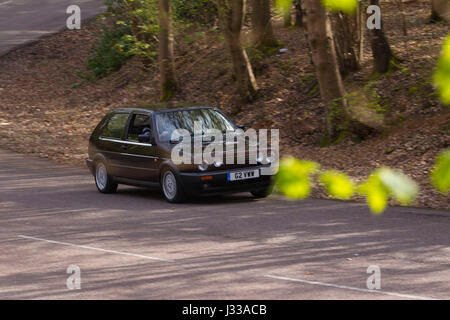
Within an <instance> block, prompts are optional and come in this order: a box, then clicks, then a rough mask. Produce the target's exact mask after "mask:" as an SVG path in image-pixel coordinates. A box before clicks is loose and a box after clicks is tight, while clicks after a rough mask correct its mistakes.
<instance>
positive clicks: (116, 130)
mask: <svg viewBox="0 0 450 320" xmlns="http://www.w3.org/2000/svg"><path fill="white" fill-rule="evenodd" d="M128 116H129V115H128V114H126V113H118V114H115V115H113V116H112V117H111V119H109V121H108V123H107V124H106V126H105V127H103V130H102V133H101V134H100V136H102V137H108V138H114V139H121V138H122V135H123V132H124V130H125V126H126V124H127V120H128Z"/></svg>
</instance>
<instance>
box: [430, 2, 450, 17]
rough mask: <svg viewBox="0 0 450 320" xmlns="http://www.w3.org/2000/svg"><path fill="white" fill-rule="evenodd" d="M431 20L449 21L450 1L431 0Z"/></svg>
mask: <svg viewBox="0 0 450 320" xmlns="http://www.w3.org/2000/svg"><path fill="white" fill-rule="evenodd" d="M430 20H431V22H438V21H450V1H449V0H431V18H430Z"/></svg>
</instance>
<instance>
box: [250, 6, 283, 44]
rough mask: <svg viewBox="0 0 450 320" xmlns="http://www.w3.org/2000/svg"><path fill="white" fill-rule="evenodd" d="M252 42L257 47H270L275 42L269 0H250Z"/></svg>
mask: <svg viewBox="0 0 450 320" xmlns="http://www.w3.org/2000/svg"><path fill="white" fill-rule="evenodd" d="M250 5H251V14H250V19H251V23H252V42H253V45H255V46H257V47H272V46H274V45H276V44H277V41H276V40H275V36H274V34H273V29H272V21H271V11H270V0H250Z"/></svg>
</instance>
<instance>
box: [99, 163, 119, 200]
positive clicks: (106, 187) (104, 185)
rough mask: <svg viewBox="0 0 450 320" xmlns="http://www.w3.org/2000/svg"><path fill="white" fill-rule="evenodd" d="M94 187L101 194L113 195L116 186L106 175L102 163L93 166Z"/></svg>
mask: <svg viewBox="0 0 450 320" xmlns="http://www.w3.org/2000/svg"><path fill="white" fill-rule="evenodd" d="M94 172H95V175H94V177H95V186H96V187H97V189H98V191H99V192H101V193H115V192H116V191H117V186H118V184H117V183H116V182H114V178H113V177H112V176H111V175H109V174H108V169H107V167H106V164H105V163H104V162H103V161H99V162H97V163H96V164H95V171H94Z"/></svg>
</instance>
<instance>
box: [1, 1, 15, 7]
mask: <svg viewBox="0 0 450 320" xmlns="http://www.w3.org/2000/svg"><path fill="white" fill-rule="evenodd" d="M11 2H12V1H6V2H2V3H0V6H2V5H4V4H8V3H11Z"/></svg>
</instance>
